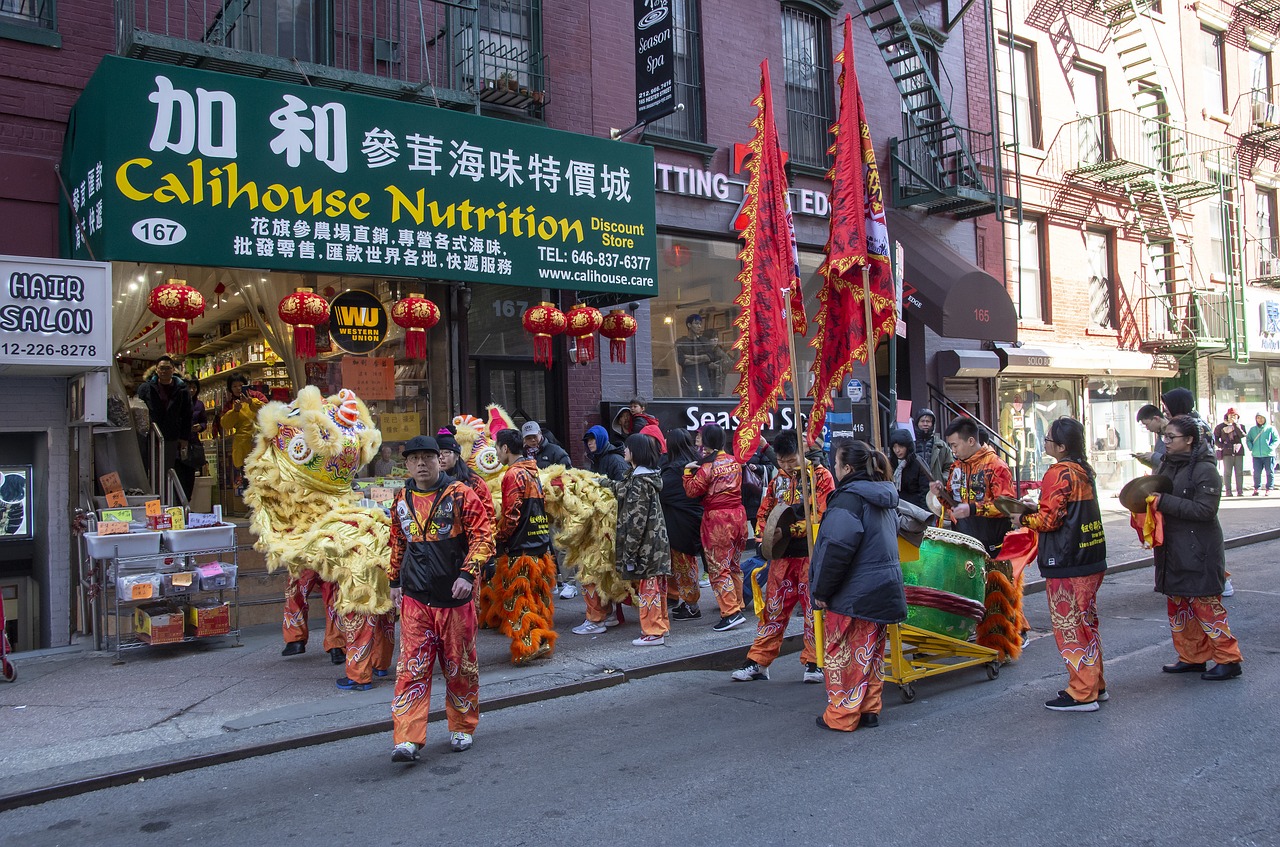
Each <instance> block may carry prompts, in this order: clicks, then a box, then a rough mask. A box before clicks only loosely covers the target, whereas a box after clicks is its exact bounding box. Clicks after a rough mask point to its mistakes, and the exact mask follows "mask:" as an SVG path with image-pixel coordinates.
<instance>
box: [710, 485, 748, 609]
mask: <svg viewBox="0 0 1280 847" xmlns="http://www.w3.org/2000/svg"><path fill="white" fill-rule="evenodd" d="M746 543H747V513H746V512H745V511H744V510H743V508H742V507H741V506H738V507H737V508H734V509H715V510H714V511H706V512H703V513H702V559H703V561H705V562H706V563H707V575H708V576H710V577H711V590H712V591H714V592H715V595H716V603H717V604H719V606H720V614H721V615H722V616H724V617H728V616H729V615H732V614H734V613H735V612H741V611H742V609H743V608H744V606H745V604H744V603H743V601H742V566H741V565H740V564H738V556H739V555H740V554H741V553H742V548H743V546H744V545H745V544H746Z"/></svg>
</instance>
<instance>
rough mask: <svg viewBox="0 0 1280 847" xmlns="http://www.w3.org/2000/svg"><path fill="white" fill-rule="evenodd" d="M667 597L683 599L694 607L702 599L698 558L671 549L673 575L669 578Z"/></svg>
mask: <svg viewBox="0 0 1280 847" xmlns="http://www.w3.org/2000/svg"><path fill="white" fill-rule="evenodd" d="M667 597H669V598H671V599H672V600H682V601H684V602H685V603H688V604H689V605H690V606H692V607H693V608H695V609H696V608H697V607H698V601H699V600H701V599H702V589H701V588H699V587H698V559H697V557H696V556H691V555H689V554H688V553H681V552H679V551H678V550H672V551H671V576H670V577H668V578H667Z"/></svg>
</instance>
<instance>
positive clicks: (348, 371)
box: [342, 356, 417, 438]
mask: <svg viewBox="0 0 1280 847" xmlns="http://www.w3.org/2000/svg"><path fill="white" fill-rule="evenodd" d="M342 386H343V387H344V388H349V389H351V390H352V391H354V392H355V393H356V396H357V397H359V398H360V399H361V400H364V401H366V402H367V401H369V400H394V399H395V398H396V362H395V359H392V358H389V357H376V358H366V357H361V356H348V357H347V358H346V359H345V360H343V362H342ZM414 435H417V433H414ZM383 437H384V438H385V437H386V436H385V435H384V436H383Z"/></svg>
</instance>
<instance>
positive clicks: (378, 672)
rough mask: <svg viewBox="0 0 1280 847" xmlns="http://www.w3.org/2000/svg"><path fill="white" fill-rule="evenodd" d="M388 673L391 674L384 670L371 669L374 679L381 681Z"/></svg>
mask: <svg viewBox="0 0 1280 847" xmlns="http://www.w3.org/2000/svg"><path fill="white" fill-rule="evenodd" d="M389 673H391V671H390V670H386V669H379V668H374V669H373V675H374V676H376V677H378V678H379V679H381V678H383V677H385V676H386V675H387V674H389Z"/></svg>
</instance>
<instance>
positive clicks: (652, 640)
mask: <svg viewBox="0 0 1280 847" xmlns="http://www.w3.org/2000/svg"><path fill="white" fill-rule="evenodd" d="M631 643H632V644H634V645H635V646H637V647H661V646H662V645H663V644H666V643H667V637H666V636H665V635H642V636H640V637H639V638H635V639H632V641H631Z"/></svg>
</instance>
